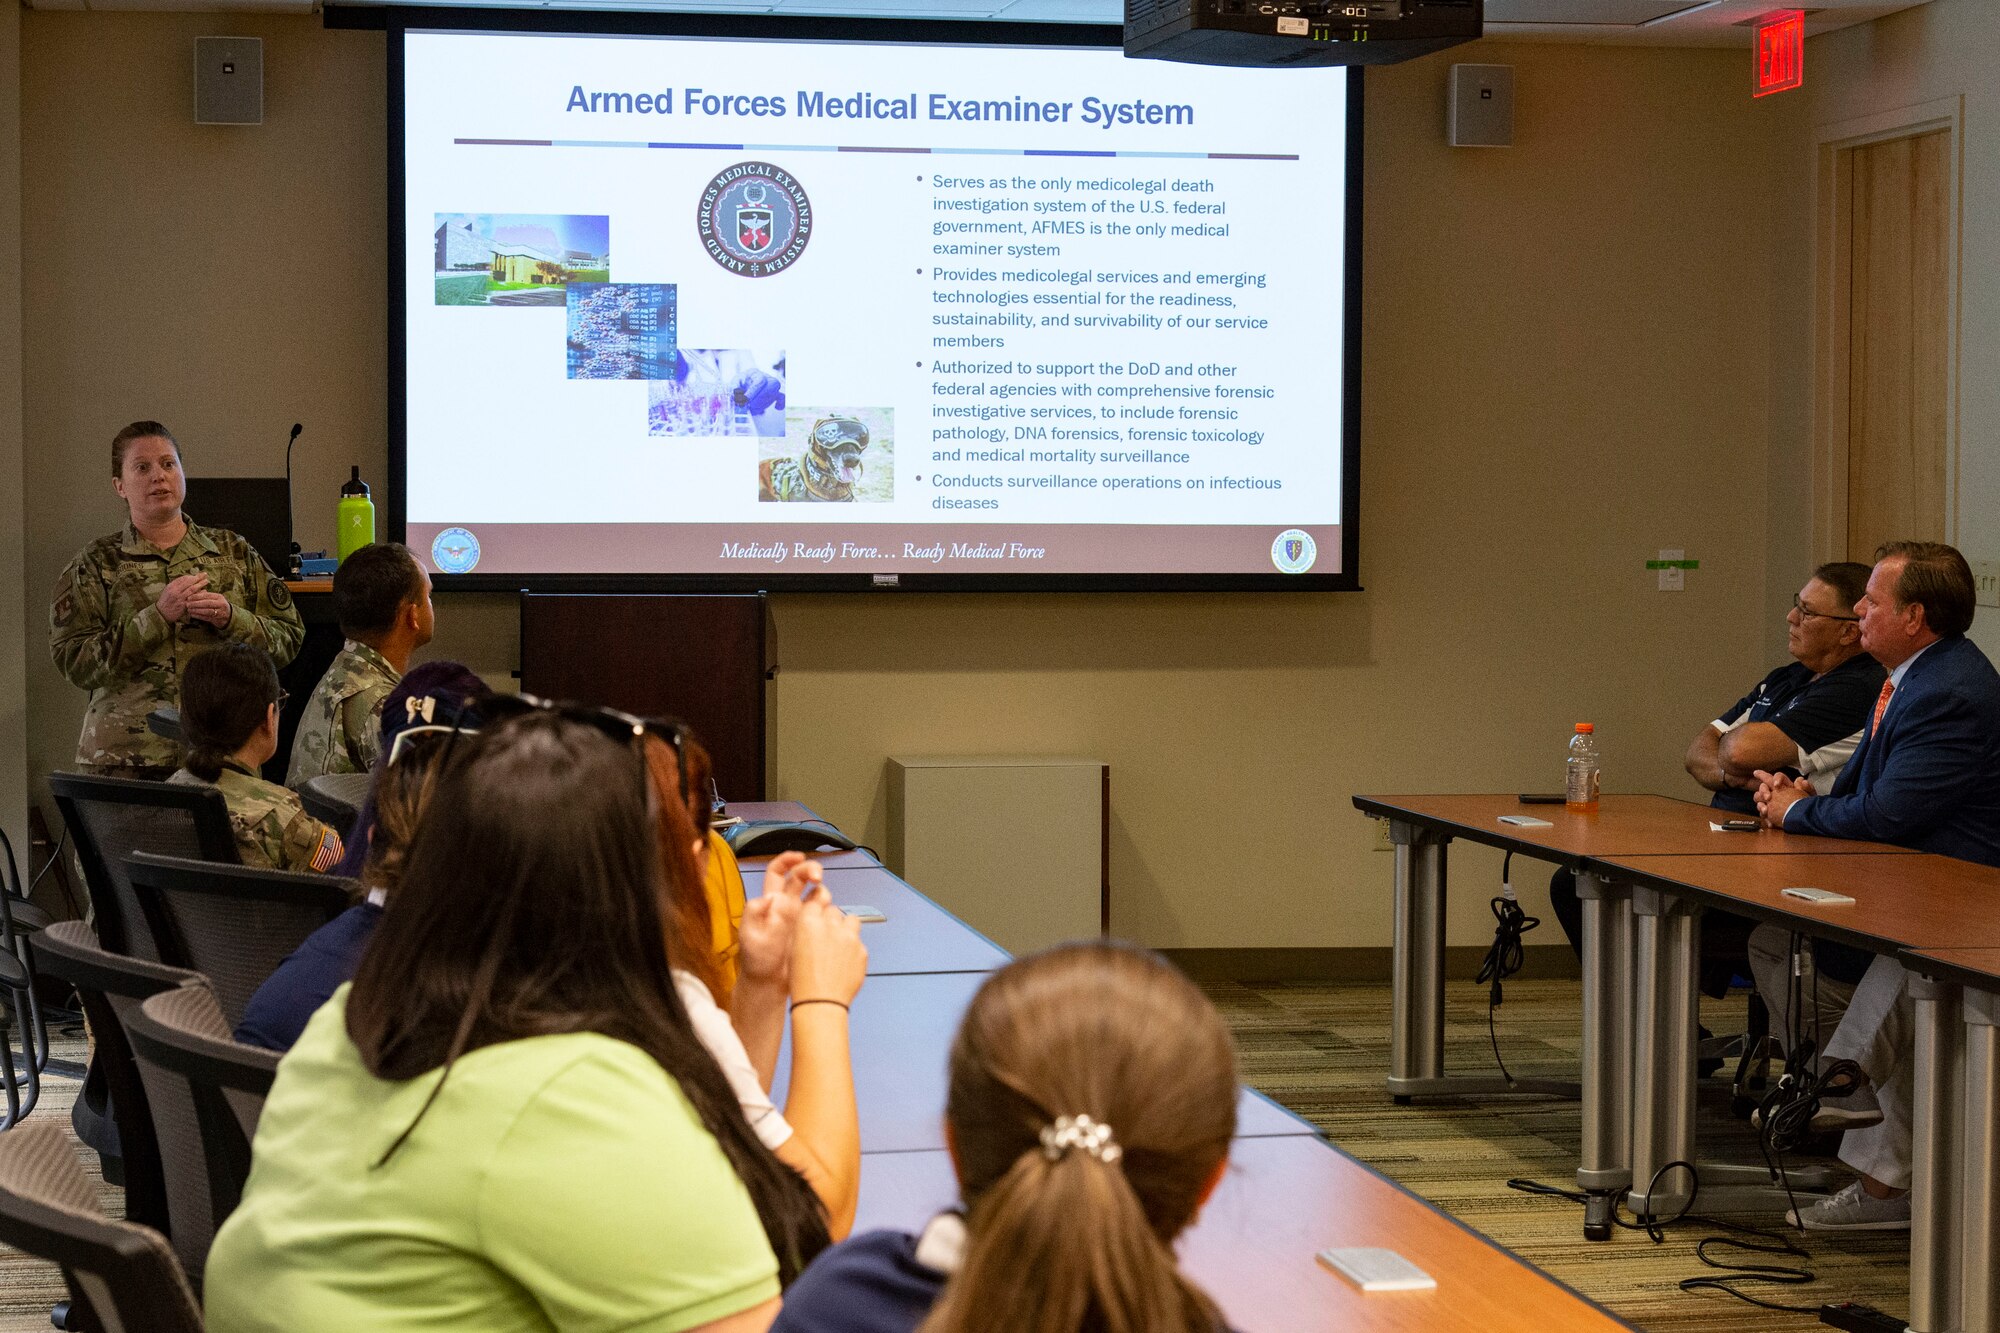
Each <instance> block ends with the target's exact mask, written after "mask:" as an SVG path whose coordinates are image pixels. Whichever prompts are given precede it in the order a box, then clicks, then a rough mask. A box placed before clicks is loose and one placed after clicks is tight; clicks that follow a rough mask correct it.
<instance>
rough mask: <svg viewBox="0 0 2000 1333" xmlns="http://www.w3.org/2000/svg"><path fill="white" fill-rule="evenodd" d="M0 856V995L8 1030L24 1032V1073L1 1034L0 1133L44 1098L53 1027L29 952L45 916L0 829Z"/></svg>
mask: <svg viewBox="0 0 2000 1333" xmlns="http://www.w3.org/2000/svg"><path fill="white" fill-rule="evenodd" d="M0 851H4V852H5V853H6V857H7V883H6V886H5V887H4V888H0V991H4V992H5V994H6V998H7V1015H6V1018H5V1019H4V1020H0V1021H4V1023H5V1026H6V1027H7V1028H8V1029H11V1028H13V1027H15V1026H18V1027H19V1028H20V1030H21V1057H22V1059H21V1068H20V1070H19V1071H18V1072H17V1071H16V1069H15V1067H14V1051H13V1040H12V1038H11V1036H10V1035H9V1033H8V1032H7V1031H0V1080H4V1087H0V1091H3V1092H4V1094H5V1099H6V1102H7V1112H6V1118H5V1119H4V1120H0V1129H11V1128H13V1127H14V1126H15V1125H17V1124H19V1123H20V1121H21V1117H23V1116H25V1115H27V1114H28V1113H29V1112H30V1111H32V1110H34V1109H35V1104H36V1103H37V1102H39V1101H40V1100H41V1097H42V1069H43V1067H44V1066H46V1065H47V1064H48V1061H49V1025H48V1020H47V1018H46V1016H45V1015H44V1014H43V1013H42V1002H41V1000H40V998H39V997H37V996H36V994H35V965H34V957H33V955H32V954H30V953H29V952H28V946H27V938H28V935H29V933H30V932H32V931H36V930H40V929H42V928H43V927H44V926H47V925H48V924H49V922H50V918H49V916H48V914H47V913H46V912H43V911H42V910H41V909H40V908H38V907H36V906H35V905H34V904H33V903H31V902H29V901H28V899H27V896H26V895H25V894H24V893H23V892H22V891H21V871H20V868H19V866H18V865H16V864H15V861H14V844H13V842H12V840H10V839H9V838H8V837H7V834H6V831H5V830H4V829H0Z"/></svg>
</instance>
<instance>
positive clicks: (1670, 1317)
mask: <svg viewBox="0 0 2000 1333" xmlns="http://www.w3.org/2000/svg"><path fill="white" fill-rule="evenodd" d="M1207 989H1208V991H1209V994H1210V995H1211V996H1212V997H1213V998H1214V1000H1215V1002H1216V1004H1217V1005H1218V1006H1219V1007H1220V1008H1221V1010H1222V1012H1223V1014H1224V1016H1225V1017H1226V1018H1227V1019H1228V1020H1229V1024H1230V1027H1231V1028H1232V1029H1233V1030H1234V1031H1235V1033H1236V1036H1237V1040H1238V1042H1239V1043H1240V1046H1241V1050H1242V1059H1243V1075H1244V1079H1245V1081H1246V1082H1248V1083H1250V1084H1251V1085H1252V1086H1254V1087H1256V1088H1259V1089H1261V1090H1262V1091H1264V1092H1265V1093H1267V1094H1269V1095H1270V1096H1272V1097H1273V1098H1275V1099H1277V1100H1278V1101H1280V1102H1282V1103H1284V1104H1285V1105H1286V1106H1288V1107H1290V1108H1291V1109H1292V1110H1294V1111H1296V1112H1298V1113H1299V1114H1300V1115H1303V1116H1305V1117H1306V1118H1308V1119H1310V1120H1311V1121H1313V1123H1315V1124H1317V1125H1318V1126H1319V1127H1320V1128H1321V1129H1323V1130H1325V1131H1326V1132H1327V1133H1328V1135H1329V1136H1330V1137H1331V1138H1332V1139H1333V1140H1334V1141H1335V1142H1337V1143H1339V1144H1340V1145H1341V1146H1342V1147H1343V1148H1345V1149H1347V1150H1348V1151H1349V1152H1351V1153H1353V1154H1354V1155H1355V1156H1357V1157H1359V1158H1361V1159H1362V1160H1364V1161H1366V1162H1369V1163H1371V1164H1372V1165H1374V1166H1375V1167H1376V1168H1378V1169H1379V1170H1381V1171H1383V1172H1384V1173H1386V1174H1388V1175H1390V1176H1393V1177H1394V1178H1395V1179H1397V1180H1399V1181H1401V1182H1403V1183H1404V1184H1405V1185H1407V1186H1409V1187H1410V1188H1411V1189H1413V1190H1415V1191H1416V1192H1417V1193H1419V1194H1421V1195H1423V1196H1424V1197H1425V1198H1427V1199H1430V1200H1432V1201H1434V1202H1436V1203H1437V1204H1439V1205H1440V1206H1441V1207H1443V1208H1445V1209H1446V1210H1447V1211H1449V1212H1450V1213H1451V1214H1452V1215H1454V1216H1456V1217H1458V1218H1460V1219H1461V1220H1463V1221H1464V1222H1466V1223H1467V1224H1468V1225H1470V1226H1473V1227H1476V1228H1477V1229H1478V1230H1480V1231H1482V1232H1484V1233H1485V1234H1486V1235H1488V1236H1491V1237H1492V1238H1493V1239H1494V1240H1496V1241H1498V1242H1499V1243H1500V1244H1501V1245H1504V1246H1506V1247H1507V1248H1508V1249H1510V1250H1513V1251H1514V1252H1515V1253H1517V1254H1519V1255H1521V1256H1522V1257H1523V1258H1524V1259H1526V1260H1527V1261H1528V1262H1530V1263H1532V1264H1535V1265H1537V1266H1539V1267H1541V1268H1543V1269H1545V1270H1546V1271H1548V1272H1549V1273H1551V1274H1553V1275H1555V1276H1556V1277H1558V1278H1560V1279H1562V1280H1563V1281H1564V1282H1567V1283H1569V1284H1570V1285H1571V1286H1573V1287H1575V1288H1576V1289H1577V1290H1579V1291H1581V1292H1583V1293H1584V1294H1585V1295H1587V1296H1590V1297H1591V1298H1593V1299H1595V1300H1597V1301H1600V1302H1602V1303H1603V1304H1604V1305H1606V1306H1608V1307H1609V1308H1610V1309H1612V1310H1614V1311H1616V1312H1617V1313H1619V1314H1620V1315H1622V1316H1623V1317H1625V1318H1626V1319H1629V1320H1630V1321H1632V1322H1633V1323H1635V1324H1637V1325H1639V1326H1640V1327H1642V1328H1646V1329H1655V1330H1662V1331H1663V1333H1664V1331H1667V1330H1671V1331H1673V1333H1745V1331H1746V1330H1762V1329H1793V1328H1797V1329H1803V1328H1811V1327H1819V1326H1820V1325H1819V1324H1818V1323H1817V1320H1816V1319H1815V1317H1814V1316H1812V1315H1807V1314H1783V1313H1778V1312H1774V1311H1767V1310H1759V1309H1756V1308H1754V1307H1752V1306H1749V1305H1746V1304H1743V1303H1742V1302H1740V1301H1737V1300H1733V1299H1731V1298H1730V1297H1728V1296H1725V1295H1722V1294H1719V1293H1716V1292H1683V1291H1681V1290H1679V1289H1678V1287H1677V1285H1676V1284H1677V1283H1679V1282H1680V1280H1681V1279H1683V1278H1688V1277H1695V1276H1698V1275H1700V1274H1702V1273H1704V1272H1706V1271H1708V1270H1705V1269H1703V1268H1702V1266H1701V1264H1700V1262H1699V1261H1698V1260H1697V1259H1696V1258H1695V1254H1694V1250H1695V1245H1696V1243H1697V1242H1698V1241H1699V1240H1701V1238H1702V1237H1704V1236H1707V1235H1711V1234H1715V1229H1714V1228H1711V1227H1703V1226H1700V1225H1697V1224H1693V1223H1684V1224H1682V1225H1680V1226H1677V1227H1674V1228H1673V1229H1671V1230H1670V1231H1669V1232H1668V1233H1667V1239H1666V1242H1665V1243H1664V1244H1660V1245H1655V1244H1653V1243H1651V1242H1650V1241H1648V1240H1647V1238H1646V1237H1645V1235H1644V1234H1642V1233H1640V1232H1637V1231H1619V1232H1617V1233H1615V1235H1614V1236H1613V1239H1612V1240H1611V1241H1610V1242H1608V1243H1606V1244H1601V1245H1591V1244H1587V1243H1586V1242H1585V1241H1584V1240H1583V1236H1582V1210H1581V1208H1580V1207H1579V1206H1578V1205H1576V1204H1573V1203H1569V1202H1566V1201H1564V1200H1561V1199H1552V1198H1537V1197H1534V1196H1531V1195H1527V1194H1522V1193H1518V1192H1516V1191H1513V1190H1510V1189H1508V1188H1507V1187H1506V1183H1505V1182H1506V1181H1507V1179H1508V1178H1509V1177H1515V1176H1523V1177H1528V1178H1531V1179H1534V1180H1540V1181H1543V1182H1546V1183H1548V1184H1552V1185H1561V1186H1565V1187H1568V1186H1571V1185H1572V1184H1573V1182H1574V1172H1575V1169H1576V1154H1577V1143H1578V1112H1577V1104H1576V1103H1575V1102H1570V1101H1555V1100H1551V1099H1547V1098H1538V1097H1494V1098H1487V1099H1483V1100H1481V1101H1473V1100H1469V1099H1468V1100H1464V1101H1451V1100H1439V1101H1434V1102H1429V1103H1423V1102H1420V1103H1418V1104H1417V1105H1415V1106H1408V1107H1397V1106H1393V1105H1392V1104H1391V1103H1390V1101H1389V1099H1388V1097H1387V1096H1386V1095H1385V1094H1384V1093H1383V1091H1382V1077H1383V1075H1384V1074H1385V1073H1386V1071H1387V1069H1388V1060H1389V1012H1388V1006H1389V994H1388V990H1387V988H1386V987H1385V986H1383V985H1381V984H1379V983H1376V984H1363V985H1302V984H1284V985H1265V984H1259V985H1243V984H1237V983H1227V982H1225V983H1219V984H1213V985H1210V986H1208V987H1207ZM1703 1006H1704V1008H1703V1021H1704V1022H1706V1023H1707V1024H1708V1026H1710V1027H1711V1028H1713V1029H1715V1030H1716V1031H1718V1032H1727V1031H1732V1030H1736V1029H1739V1028H1740V1027H1741V1025H1742V1001H1741V1000H1740V999H1735V1000H1734V1001H1732V1002H1724V1003H1722V1004H1715V1003H1714V1002H1712V1001H1706V1000H1704V1001H1703ZM1577 1013H1578V1009H1577V983H1576V982H1575V981H1573V980H1568V981H1530V980H1520V979H1517V980H1515V981H1513V982H1510V983H1508V987H1507V1000H1506V1003H1505V1005H1504V1006H1503V1007H1502V1008H1501V1010H1500V1013H1499V1037H1500V1047H1501V1053H1502V1054H1503V1055H1504V1056H1505V1057H1506V1060H1507V1064H1508V1067H1509V1069H1511V1070H1512V1071H1513V1073H1514V1074H1515V1075H1516V1076H1522V1075H1542V1076H1546V1077H1557V1078H1574V1077H1575V1075H1576V1053H1577V1041H1578V1032H1577ZM1445 1043H1446V1067H1447V1068H1448V1069H1451V1070H1453V1071H1455V1072H1462V1073H1485V1072H1489V1071H1491V1070H1492V1068H1493V1052H1492V1048H1491V1047H1490V1046H1489V1044H1488V1039H1487V1033H1486V1005H1485V992H1484V989H1483V988H1481V987H1475V986H1474V985H1472V984H1471V983H1469V982H1454V983H1452V984H1451V986H1450V987H1449V988H1448V992H1447V1003H1446V1012H1445ZM83 1052H84V1047H83V1040H82V1034H81V1031H80V1029H78V1028H77V1027H74V1026H72V1027H69V1028H66V1029H63V1030H62V1031H60V1032H59V1033H58V1035H57V1038H56V1040H55V1042H54V1055H55V1057H56V1059H57V1060H59V1061H63V1060H67V1061H71V1062H74V1063H76V1064H80V1063H81V1062H82V1059H83ZM77 1087H78V1084H77V1081H76V1080H75V1079H72V1078H66V1077H63V1076H61V1075H56V1074H52V1075H50V1076H48V1077H46V1078H45V1080H44V1084H43V1093H42V1102H41V1105H40V1107H39V1108H37V1110H36V1111H35V1113H34V1114H35V1115H36V1116H37V1117H38V1118H40V1117H46V1118H48V1119H51V1120H56V1121H59V1122H61V1123H63V1124H67V1123H68V1114H69V1106H70V1103H71V1102H72V1101H73V1100H74V1098H75V1096H76V1090H77ZM1699 1134H1700V1141H1701V1144H1702V1147H1703V1155H1704V1156H1707V1157H1720V1158H1723V1159H1726V1160H1730V1161H1741V1162H1750V1161H1755V1160H1756V1150H1755V1148H1754V1146H1753V1141H1752V1139H1751V1137H1750V1134H1749V1130H1748V1128H1747V1126H1744V1125H1742V1124H1741V1123H1740V1122H1737V1121H1735V1120H1733V1119H1731V1118H1730V1116H1729V1113H1728V1097H1727V1088H1726V1086H1724V1085H1723V1084H1722V1083H1721V1082H1720V1081H1719V1080H1710V1081H1709V1082H1708V1083H1707V1084H1706V1085H1704V1097H1703V1101H1702V1107H1701V1120H1700V1131H1699ZM83 1156H84V1158H85V1159H86V1161H87V1164H88V1169H89V1170H90V1173H91V1176H92V1178H93V1179H95V1178H96V1177H97V1163H96V1157H95V1154H92V1153H87V1152H86V1153H84V1154H83ZM103 1199H104V1202H105V1206H106V1208H107V1209H108V1210H111V1211H116V1210H117V1208H118V1206H119V1192H118V1191H117V1190H116V1189H113V1188H110V1187H104V1188H103ZM1733 1220H1736V1221H1740V1222H1756V1223H1760V1224H1764V1223H1770V1222H1774V1221H1776V1220H1777V1215H1776V1214H1767V1215H1764V1216H1761V1217H1739V1218H1736V1219H1733ZM1803 1247H1804V1248H1805V1249H1806V1250H1807V1251H1808V1252H1810V1253H1811V1255H1812V1259H1811V1260H1810V1261H1807V1262H1805V1265H1804V1266H1805V1267H1806V1268H1808V1269H1809V1270H1811V1271H1812V1272H1813V1273H1814V1274H1815V1275H1816V1280H1815V1281H1814V1282H1812V1283H1811V1284H1810V1285H1807V1286H1802V1287H1791V1288H1761V1289H1758V1290H1757V1294H1759V1295H1762V1296H1763V1297H1765V1298H1766V1299H1772V1300H1777V1301H1782V1302H1785V1303H1787V1304H1799V1305H1813V1306H1817V1305H1818V1304H1819V1303H1821V1302H1824V1301H1839V1300H1860V1301H1866V1302H1868V1303H1869V1304H1872V1305H1876V1306H1880V1307H1881V1308H1883V1309H1885V1310H1889V1311H1892V1312H1896V1313H1903V1312H1906V1311H1907V1310H1908V1308H1909V1304H1908V1281H1909V1245H1908V1237H1907V1236H1906V1235H1900V1234H1893V1233H1892V1234H1889V1235H1886V1236H1883V1235H1874V1236H1847V1237H1838V1238H1828V1237H1825V1236H1819V1235H1815V1236H1812V1237H1810V1238H1808V1239H1806V1240H1805V1241H1804V1243H1803ZM1790 1262H1794V1263H1796V1262H1798V1261H1796V1260H1794V1261H1790ZM62 1297H63V1287H62V1279H61V1277H60V1275H59V1274H58V1273H57V1272H56V1271H55V1270H54V1269H53V1268H52V1267H50V1266H49V1265H47V1264H44V1263H41V1262H40V1261H38V1260H35V1259H31V1258H29V1257H27V1256H25V1255H21V1254H17V1253H15V1252H13V1251H10V1250H6V1249H4V1248H0V1333H29V1331H30V1330H44V1329H47V1328H48V1327H49V1321H48V1311H49V1307H50V1306H51V1305H52V1304H54V1303H55V1302H56V1301H58V1300H60V1299H62Z"/></svg>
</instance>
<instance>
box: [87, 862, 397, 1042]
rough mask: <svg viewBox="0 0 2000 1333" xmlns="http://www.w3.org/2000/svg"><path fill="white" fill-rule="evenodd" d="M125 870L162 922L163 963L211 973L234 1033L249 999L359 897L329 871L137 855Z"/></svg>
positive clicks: (158, 934)
mask: <svg viewBox="0 0 2000 1333" xmlns="http://www.w3.org/2000/svg"><path fill="white" fill-rule="evenodd" d="M125 874H126V878H127V880H128V881H129V882H130V883H131V885H132V891H133V892H134V893H135V894H136V895H137V896H138V898H139V902H140V904H141V905H142V906H143V907H144V908H145V910H146V911H147V912H148V914H149V915H150V917H151V918H152V919H153V920H154V921H156V922H157V923H158V926H157V931H156V939H155V940H154V943H156V944H157V945H158V946H159V951H160V961H161V962H163V963H166V964H168V965H169V966H173V967H186V968H191V969H193V970H194V971H196V972H199V973H201V974H202V975H203V976H205V977H207V978H208V980H209V984H210V985H212V986H214V987H215V998H216V999H217V1000H219V1001H221V1003H222V1012H223V1015H224V1016H225V1017H226V1018H227V1019H228V1020H229V1025H230V1028H231V1029H232V1030H233V1029H234V1028H235V1026H236V1024H238V1023H241V1022H242V1021H243V1011H244V1009H245V1008H246V1007H247V1006H248V1005H249V1003H250V997H251V996H252V995H254V994H256V992H257V988H258V987H259V986H261V985H263V984H264V982H265V980H266V979H267V978H269V977H270V975H271V973H273V972H275V971H277V969H278V964H279V963H282V962H284V961H285V959H286V958H287V957H288V956H289V955H290V954H291V953H292V951H293V950H294V949H297V948H298V947H299V945H301V944H303V943H304V942H305V938H306V936H308V935H310V934H312V933H313V932H314V931H315V930H318V929H319V928H320V927H321V926H323V925H325V924H326V923H327V922H329V921H331V920H333V919H334V918H335V917H337V916H339V915H340V914H341V913H342V912H344V911H346V910H347V909H348V908H349V907H350V906H352V905H353V904H354V902H355V900H356V899H357V898H359V897H360V892H359V889H358V886H357V885H356V884H355V883H354V881H353V880H349V879H341V878H338V877H336V876H332V875H314V874H301V873H297V872H294V871H289V870H264V869H261V868H259V867H255V866H242V865H234V866H229V865H218V864H217V863H215V862H213V861H191V860H188V859H187V858H185V857H179V856H160V855H157V854H155V853H152V852H135V853H133V854H132V855H131V856H129V857H127V858H126V860H125Z"/></svg>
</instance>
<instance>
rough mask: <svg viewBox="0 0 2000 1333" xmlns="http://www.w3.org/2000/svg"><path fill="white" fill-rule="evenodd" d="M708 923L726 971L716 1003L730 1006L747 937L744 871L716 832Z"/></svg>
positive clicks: (712, 840)
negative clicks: (740, 954)
mask: <svg viewBox="0 0 2000 1333" xmlns="http://www.w3.org/2000/svg"><path fill="white" fill-rule="evenodd" d="M703 888H705V889H706V890H707V892H708V923H709V928H710V929H711V930H712V931H713V932H714V935H715V958H716V962H717V964H718V965H719V966H720V967H721V970H722V984H723V993H722V994H720V995H718V996H716V997H715V999H716V1003H718V1004H727V1003H728V1002H729V996H730V993H731V992H733V991H734V990H735V989H736V976H737V966H736V959H737V955H738V954H739V953H740V952H741V951H742V950H741V946H740V944H739V943H738V941H740V940H741V939H742V936H743V869H742V867H740V866H738V865H737V864H736V853H735V852H733V851H731V850H730V849H729V844H728V843H726V842H724V841H723V840H722V835H721V834H720V833H717V832H716V831H715V830H714V829H710V830H709V831H708V879H707V882H706V883H705V884H704V885H703Z"/></svg>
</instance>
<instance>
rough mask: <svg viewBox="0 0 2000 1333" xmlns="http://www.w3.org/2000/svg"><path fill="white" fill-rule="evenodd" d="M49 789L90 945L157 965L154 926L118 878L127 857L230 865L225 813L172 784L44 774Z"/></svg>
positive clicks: (232, 851) (200, 793) (231, 844)
mask: <svg viewBox="0 0 2000 1333" xmlns="http://www.w3.org/2000/svg"><path fill="white" fill-rule="evenodd" d="M49 790H50V791H51V792H52V793H53V794H54V796H55V798H56V807H57V808H58V809H59V810H61V811H62V817H63V823H64V824H66V825H67V826H68V827H69V831H70V836H71V837H72V838H74V839H76V855H77V860H79V861H81V862H82V863H83V877H84V879H85V881H86V882H87V883H88V885H89V887H90V901H91V906H92V908H93V909H95V918H96V925H97V938H98V940H99V941H100V942H101V944H102V946H103V947H104V948H106V949H109V950H110V951H111V952H113V953H124V954H130V955H132V956H133V957H134V958H144V959H147V960H149V961H152V962H158V961H159V958H160V951H159V948H158V946H157V945H156V944H155V943H154V940H153V931H154V928H155V927H154V923H153V922H151V921H150V920H148V919H147V917H146V914H145V908H144V907H143V906H142V905H141V904H140V902H139V900H138V899H137V898H136V897H135V896H134V895H133V892H132V885H131V882H130V881H129V880H127V879H126V878H125V858H126V857H128V856H130V855H131V854H132V853H133V852H163V853H165V854H166V855H168V856H188V857H195V858H198V859H200V860H204V861H222V862H230V863H235V862H239V861H241V859H242V858H241V857H239V856H238V855H237V854H236V835H235V834H234V833H232V832H231V831H230V828H229V807H228V806H227V805H225V804H224V803H223V800H222V793H221V792H219V791H216V790H214V789H213V788H210V787H196V786H184V785H182V784H180V783H174V782H141V781H138V780H136V779H133V778H101V777H97V776H95V775H92V774H87V773H51V774H49Z"/></svg>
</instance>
